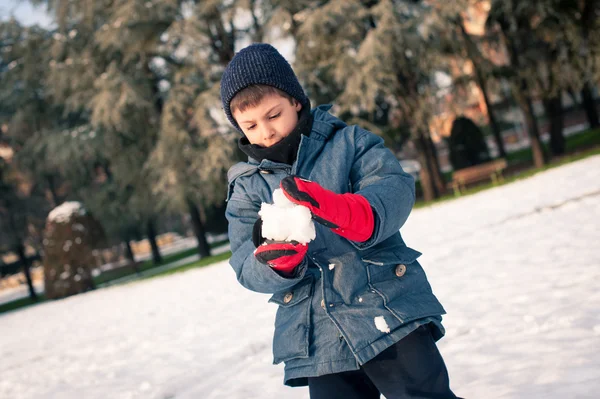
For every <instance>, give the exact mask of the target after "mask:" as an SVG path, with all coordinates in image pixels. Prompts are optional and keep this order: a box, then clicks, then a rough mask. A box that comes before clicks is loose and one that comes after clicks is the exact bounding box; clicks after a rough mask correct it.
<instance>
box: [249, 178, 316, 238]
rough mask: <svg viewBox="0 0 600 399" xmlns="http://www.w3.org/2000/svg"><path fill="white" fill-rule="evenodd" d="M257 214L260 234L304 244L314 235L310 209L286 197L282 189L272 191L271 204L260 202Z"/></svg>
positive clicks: (265, 236)
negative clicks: (260, 220) (260, 224)
mask: <svg viewBox="0 0 600 399" xmlns="http://www.w3.org/2000/svg"><path fill="white" fill-rule="evenodd" d="M258 214H259V216H260V217H261V219H262V221H263V226H262V235H263V237H264V238H266V239H269V240H275V241H298V242H299V243H302V244H306V243H308V242H310V241H311V240H314V239H315V237H316V231H315V225H314V223H313V221H312V215H311V213H310V210H309V209H308V208H307V207H305V206H302V205H296V204H294V203H293V202H291V201H290V200H288V199H287V197H286V196H285V194H284V193H283V190H281V189H279V188H278V189H276V190H275V191H274V192H273V204H267V203H264V202H263V203H262V205H261V207H260V211H259V212H258Z"/></svg>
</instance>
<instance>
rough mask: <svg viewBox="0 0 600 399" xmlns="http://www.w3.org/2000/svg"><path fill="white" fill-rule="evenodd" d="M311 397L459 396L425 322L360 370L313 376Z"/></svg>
mask: <svg viewBox="0 0 600 399" xmlns="http://www.w3.org/2000/svg"><path fill="white" fill-rule="evenodd" d="M308 388H309V392H310V398H311V399H336V398H339V399H379V397H380V395H381V394H383V395H385V397H386V399H409V398H411V399H412V398H423V399H424V398H428V399H455V398H456V396H455V395H454V394H453V393H452V391H451V390H450V383H449V380H448V371H447V370H446V365H445V364H444V360H443V359H442V356H441V355H440V352H439V351H438V349H437V346H436V344H435V341H434V339H433V337H432V336H431V332H430V330H429V327H428V326H421V327H419V328H418V329H416V330H415V331H413V332H412V333H410V334H409V335H408V336H406V337H405V338H404V339H402V340H400V341H399V342H398V343H396V344H395V345H392V346H391V347H389V348H388V349H386V350H385V351H383V352H381V353H380V354H379V355H378V356H376V357H375V358H374V359H372V360H370V361H369V362H367V363H365V364H364V365H363V366H362V367H361V369H360V370H357V371H349V372H344V373H337V374H328V375H323V376H320V377H310V378H309V379H308Z"/></svg>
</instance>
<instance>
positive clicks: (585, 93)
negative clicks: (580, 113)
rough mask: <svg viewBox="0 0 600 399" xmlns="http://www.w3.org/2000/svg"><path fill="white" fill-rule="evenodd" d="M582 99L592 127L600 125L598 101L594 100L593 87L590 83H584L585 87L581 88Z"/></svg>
mask: <svg viewBox="0 0 600 399" xmlns="http://www.w3.org/2000/svg"><path fill="white" fill-rule="evenodd" d="M581 101H582V103H583V108H584V109H585V114H586V116H587V120H588V123H589V124H590V127H591V128H592V129H595V128H598V127H600V119H599V118H598V108H597V107H596V102H595V101H594V96H593V94H592V88H591V87H590V85H589V84H588V83H586V84H584V85H583V88H582V89H581Z"/></svg>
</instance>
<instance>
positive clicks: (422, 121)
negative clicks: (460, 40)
mask: <svg viewBox="0 0 600 399" xmlns="http://www.w3.org/2000/svg"><path fill="white" fill-rule="evenodd" d="M323 3H324V4H321V5H316V6H315V7H314V8H313V9H311V10H310V11H307V12H306V13H305V14H303V15H302V21H303V22H302V25H301V26H300V28H299V29H298V31H297V35H296V36H297V44H298V49H297V55H296V57H297V58H296V66H297V67H298V69H299V71H300V75H301V76H302V77H303V78H304V80H305V81H307V82H308V83H309V88H312V87H314V89H312V91H311V92H310V94H311V95H313V91H317V90H318V91H320V92H325V93H326V95H329V96H331V97H333V98H335V99H336V101H337V102H338V103H339V104H341V106H342V109H347V110H350V111H351V112H352V113H353V114H358V113H360V110H370V111H376V110H377V109H378V104H381V103H385V104H388V105H389V107H390V110H389V112H390V122H391V124H392V125H393V126H395V127H396V128H400V127H401V126H407V127H408V129H409V131H410V132H411V137H412V141H413V143H414V144H415V146H416V148H417V149H418V153H419V161H420V163H421V165H422V166H423V167H422V168H421V185H422V187H423V193H424V197H425V199H426V200H430V199H433V198H436V197H438V196H440V195H442V194H443V193H444V192H445V189H446V187H445V182H444V180H443V178H442V175H441V172H440V167H439V162H438V159H437V154H436V148H435V145H434V144H433V141H432V139H431V136H430V131H429V123H430V120H431V117H432V116H433V112H434V110H435V108H436V105H437V103H436V102H435V101H436V96H435V94H436V92H437V89H438V88H437V87H436V85H435V82H434V81H433V79H432V76H433V73H434V72H435V71H436V70H440V69H444V68H445V65H444V56H443V55H442V54H441V52H440V51H439V49H440V47H439V42H438V41H437V40H436V36H435V34H434V29H435V27H434V26H432V25H430V24H429V23H428V15H429V8H428V6H427V5H426V4H422V3H420V2H413V1H393V0H381V1H368V2H366V1H358V0H354V1H341V0H331V1H328V2H323ZM382 98H383V99H384V101H383V102H382V101H381V99H382ZM400 131H401V130H400V129H398V133H400Z"/></svg>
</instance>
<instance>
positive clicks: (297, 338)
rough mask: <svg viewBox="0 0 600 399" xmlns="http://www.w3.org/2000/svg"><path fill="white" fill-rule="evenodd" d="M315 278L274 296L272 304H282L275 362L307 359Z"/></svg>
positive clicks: (278, 320) (274, 351) (276, 331)
mask: <svg viewBox="0 0 600 399" xmlns="http://www.w3.org/2000/svg"><path fill="white" fill-rule="evenodd" d="M312 290H313V277H312V276H308V277H307V278H305V279H303V280H302V281H301V282H299V283H298V284H296V285H295V286H294V287H292V288H290V289H288V290H285V291H280V292H277V293H275V294H274V295H273V296H272V297H271V298H270V299H269V302H272V303H276V304H278V305H279V308H278V309H277V315H276V316H275V333H274V336H273V363H274V364H279V363H281V362H283V361H286V360H290V359H294V358H307V357H308V345H309V334H310V304H311V301H310V300H308V299H309V298H310V297H311V296H312Z"/></svg>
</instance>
